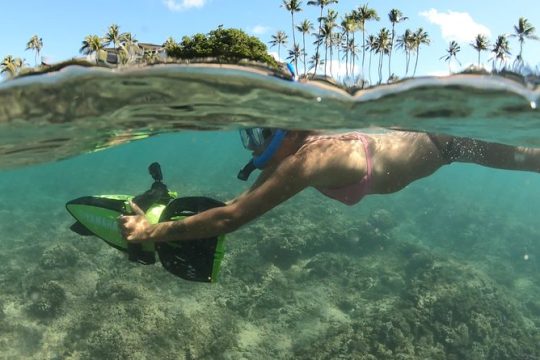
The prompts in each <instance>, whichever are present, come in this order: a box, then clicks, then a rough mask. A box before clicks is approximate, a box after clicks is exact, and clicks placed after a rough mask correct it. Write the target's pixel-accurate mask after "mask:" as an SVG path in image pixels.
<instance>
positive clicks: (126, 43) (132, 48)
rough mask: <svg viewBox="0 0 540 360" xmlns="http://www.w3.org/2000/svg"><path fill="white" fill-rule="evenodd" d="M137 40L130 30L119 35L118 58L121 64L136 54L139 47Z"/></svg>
mask: <svg viewBox="0 0 540 360" xmlns="http://www.w3.org/2000/svg"><path fill="white" fill-rule="evenodd" d="M138 43H139V40H137V39H135V37H134V36H133V35H132V34H131V33H130V32H125V33H122V34H121V35H120V59H121V63H122V64H126V63H128V62H130V61H131V60H132V59H133V56H134V55H136V54H137V53H138V52H139V50H140V48H139V44H138Z"/></svg>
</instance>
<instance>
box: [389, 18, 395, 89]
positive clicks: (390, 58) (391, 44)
mask: <svg viewBox="0 0 540 360" xmlns="http://www.w3.org/2000/svg"><path fill="white" fill-rule="evenodd" d="M394 28H395V24H394V23H392V42H391V43H390V52H389V53H388V78H389V79H390V76H392V66H391V63H392V52H393V51H394V34H395V33H394Z"/></svg>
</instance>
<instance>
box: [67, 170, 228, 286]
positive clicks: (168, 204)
mask: <svg viewBox="0 0 540 360" xmlns="http://www.w3.org/2000/svg"><path fill="white" fill-rule="evenodd" d="M148 170H149V172H150V175H151V176H152V178H153V179H154V183H153V184H152V186H151V188H150V190H148V191H146V192H145V193H143V194H141V195H138V196H131V195H95V196H83V197H80V198H78V199H75V200H71V201H69V202H68V203H67V204H66V209H67V211H68V212H69V213H70V214H71V215H72V216H73V217H74V218H75V220H77V221H76V222H75V223H74V224H73V225H72V226H71V227H70V229H71V230H72V231H74V232H76V233H77V234H79V235H83V236H97V237H99V238H100V239H102V240H103V241H105V242H106V243H107V244H109V245H110V246H112V247H114V248H116V249H118V250H120V251H123V252H125V253H127V254H128V259H129V260H130V261H134V262H138V263H140V264H144V265H149V264H154V263H155V262H156V252H157V255H158V257H159V261H160V262H161V264H162V265H163V267H164V268H165V269H166V270H167V271H169V272H170V273H172V274H174V275H176V276H179V277H181V278H183V279H186V280H190V281H199V282H215V281H217V278H218V274H219V269H220V265H221V261H222V259H223V254H224V241H225V236H224V235H221V236H218V237H213V238H208V239H198V240H192V241H175V242H164V243H153V242H150V243H142V244H133V243H128V242H127V241H126V240H125V239H124V238H123V237H122V235H121V233H120V229H119V227H118V224H117V218H118V217H119V216H120V215H129V214H132V211H131V209H130V206H129V201H130V200H131V201H133V202H134V203H135V204H137V206H139V207H140V208H141V209H142V210H143V211H144V212H145V214H146V217H147V218H148V220H149V221H150V223H151V224H156V223H159V222H164V221H170V220H179V219H182V218H184V217H187V216H191V215H194V214H198V213H200V212H203V211H206V210H208V209H212V208H215V207H219V206H224V205H225V204H224V203H222V202H221V201H218V200H214V199H211V198H207V197H193V196H192V197H177V194H176V193H175V192H171V191H169V189H168V188H167V186H166V185H165V184H163V182H162V180H163V175H162V173H161V167H160V165H159V164H158V163H152V164H151V165H150V166H149V168H148Z"/></svg>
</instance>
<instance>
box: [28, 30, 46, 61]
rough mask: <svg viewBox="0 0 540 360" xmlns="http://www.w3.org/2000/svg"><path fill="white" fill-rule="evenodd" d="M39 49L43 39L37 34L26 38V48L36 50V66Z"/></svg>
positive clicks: (41, 46)
mask: <svg viewBox="0 0 540 360" xmlns="http://www.w3.org/2000/svg"><path fill="white" fill-rule="evenodd" d="M41 49H43V40H42V39H41V38H40V37H38V36H37V35H34V36H32V37H31V38H30V40H28V42H27V43H26V50H34V51H35V52H36V55H35V57H34V62H35V65H36V66H37V59H38V57H39V53H40V52H41Z"/></svg>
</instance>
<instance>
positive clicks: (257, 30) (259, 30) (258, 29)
mask: <svg viewBox="0 0 540 360" xmlns="http://www.w3.org/2000/svg"><path fill="white" fill-rule="evenodd" d="M269 30H270V28H269V27H268V26H264V25H256V26H254V27H253V29H251V32H252V33H253V34H255V35H263V34H266V33H267V32H268V31H269Z"/></svg>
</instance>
